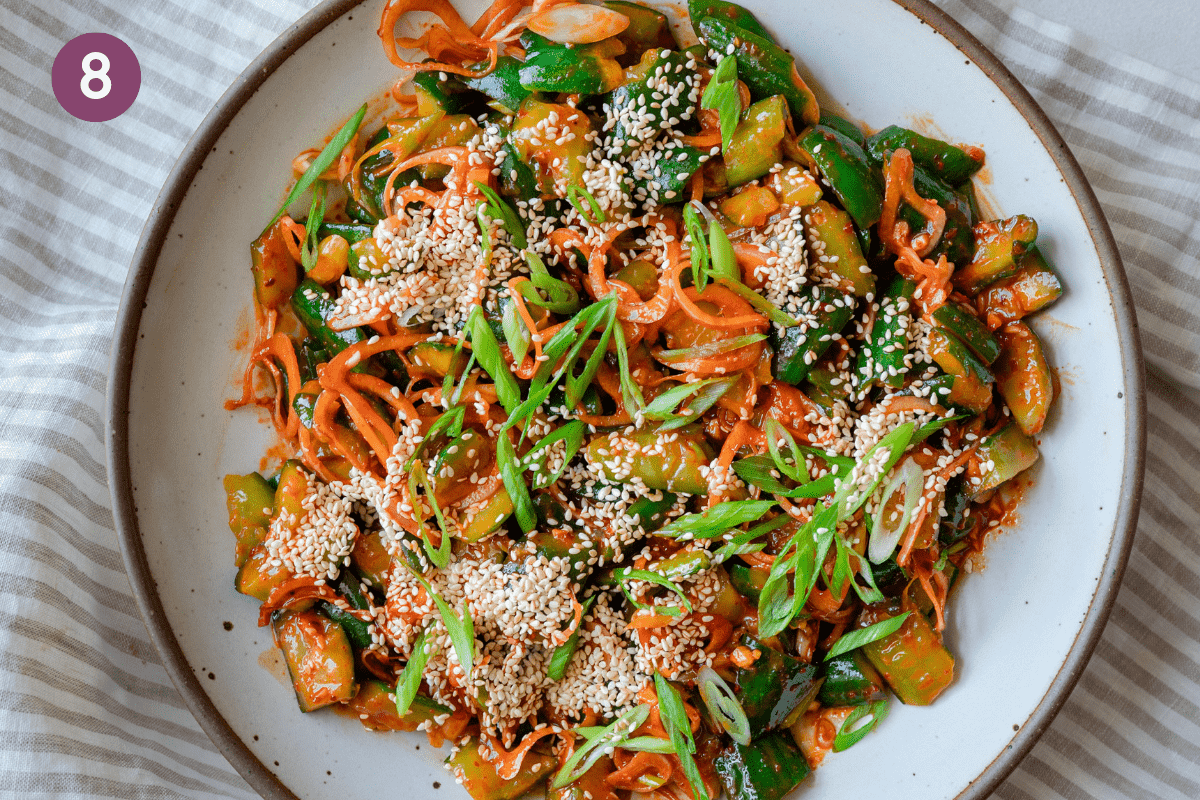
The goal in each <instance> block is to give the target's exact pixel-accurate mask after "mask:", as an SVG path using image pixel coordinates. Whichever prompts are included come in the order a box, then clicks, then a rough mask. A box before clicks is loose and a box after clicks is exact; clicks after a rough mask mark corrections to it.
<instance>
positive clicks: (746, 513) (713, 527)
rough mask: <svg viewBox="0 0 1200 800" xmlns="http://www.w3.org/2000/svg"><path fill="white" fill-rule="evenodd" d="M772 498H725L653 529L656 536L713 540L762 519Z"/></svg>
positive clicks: (771, 506) (769, 507) (772, 505)
mask: <svg viewBox="0 0 1200 800" xmlns="http://www.w3.org/2000/svg"><path fill="white" fill-rule="evenodd" d="M774 506H775V501H774V500H727V501H726V502H724V503H718V504H717V505H715V506H713V507H712V508H709V509H705V510H704V511H700V512H697V513H694V514H684V515H683V516H680V517H676V518H675V519H673V520H671V521H670V522H668V523H667V524H666V525H664V526H662V527H661V528H659V529H658V531H656V535H658V536H673V537H675V538H681V539H715V538H716V537H718V536H723V535H724V534H726V533H727V532H729V531H731V530H733V529H734V528H736V527H738V526H739V525H742V524H744V523H747V522H754V521H755V520H759V519H762V515H763V514H765V513H767V512H768V511H770V510H771V509H772V508H773V507H774Z"/></svg>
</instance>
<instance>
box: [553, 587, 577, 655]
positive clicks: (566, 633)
mask: <svg viewBox="0 0 1200 800" xmlns="http://www.w3.org/2000/svg"><path fill="white" fill-rule="evenodd" d="M571 605H572V607H573V608H574V609H575V611H574V614H573V615H572V616H571V623H570V624H569V625H567V627H566V628H564V629H563V630H561V631H559V632H558V633H557V634H555V635H553V636H551V637H549V638H550V644H552V645H554V646H555V647H560V646H562V645H564V644H566V643H567V640H568V639H570V638H571V637H572V636H574V635H575V631H577V630H579V623H580V622H582V621H583V604H581V603H580V602H579V600H578V599H577V598H575V597H572V598H571Z"/></svg>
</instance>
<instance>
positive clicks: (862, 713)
mask: <svg viewBox="0 0 1200 800" xmlns="http://www.w3.org/2000/svg"><path fill="white" fill-rule="evenodd" d="M889 709H890V706H889V705H888V702H887V700H876V701H875V702H874V703H868V704H866V705H862V706H858V707H857V708H855V709H854V710H853V711H851V712H850V714H849V715H848V716H847V717H846V719H845V721H843V722H842V726H841V727H840V728H838V732H837V736H835V737H833V752H835V753H840V752H842V751H843V750H845V749H847V748H849V747H853V746H854V745H856V744H858V743H859V742H860V741H862V738H863V737H864V736H866V735H867V734H868V733H870V732H871V731H872V730H874V729H875V726H876V725H878V724H879V723H880V722H883V718H884V717H886V716H887V715H888V710H889ZM868 716H869V717H870V719H869V720H865V721H864V719H863V718H864V717H868Z"/></svg>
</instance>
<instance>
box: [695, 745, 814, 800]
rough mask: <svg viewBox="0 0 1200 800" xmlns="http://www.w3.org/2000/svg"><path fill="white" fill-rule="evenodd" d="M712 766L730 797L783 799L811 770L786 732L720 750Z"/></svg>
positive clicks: (764, 799) (760, 799) (752, 799)
mask: <svg viewBox="0 0 1200 800" xmlns="http://www.w3.org/2000/svg"><path fill="white" fill-rule="evenodd" d="M713 767H714V768H715V769H716V772H717V774H718V775H719V776H720V777H721V782H722V783H724V784H725V790H726V791H727V792H728V793H729V797H730V800H783V798H784V797H785V796H786V795H787V794H788V793H789V792H791V791H792V789H794V788H796V786H798V785H799V784H800V782H801V781H803V780H804V779H805V778H807V777H808V773H809V772H811V771H812V770H811V769H810V768H809V766H808V761H807V760H806V759H805V758H804V754H803V753H802V752H800V748H799V747H797V746H796V743H795V742H793V741H792V737H791V735H790V734H788V733H786V732H780V733H770V734H767V735H766V736H763V737H761V738H759V739H756V740H754V741H752V742H751V743H750V744H749V745H740V744H734V745H732V746H731V747H729V748H727V749H725V750H723V751H721V753H720V754H719V755H718V756H717V757H716V758H715V759H714V760H713Z"/></svg>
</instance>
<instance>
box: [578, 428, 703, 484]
mask: <svg viewBox="0 0 1200 800" xmlns="http://www.w3.org/2000/svg"><path fill="white" fill-rule="evenodd" d="M649 453H653V455H652V456H651V455H648V454H649ZM584 456H585V457H586V458H587V460H588V463H589V464H590V465H592V468H593V469H595V470H597V471H598V474H599V475H600V476H601V477H602V478H604V480H607V481H612V482H614V483H623V482H625V481H627V480H629V479H630V478H635V477H636V478H641V479H642V481H643V482H645V484H646V486H647V487H649V488H651V489H658V490H659V491H664V492H674V493H676V494H678V493H687V494H708V479H707V478H705V477H704V474H703V473H702V472H701V470H700V468H701V467H707V466H708V464H709V463H710V462H711V461H712V459H713V456H714V454H713V450H712V447H711V446H710V445H709V444H708V440H707V438H706V437H705V436H704V431H703V430H702V429H701V428H700V427H699V426H698V425H687V426H684V427H682V428H678V429H676V430H673V431H671V432H670V433H669V434H660V433H659V432H658V431H657V430H641V431H636V432H634V433H631V434H628V435H624V434H620V435H618V436H616V437H615V438H611V439H610V438H609V437H608V436H607V435H605V434H600V435H597V436H595V437H594V438H592V440H591V441H589V442H588V443H587V445H586V446H585V447H584Z"/></svg>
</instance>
